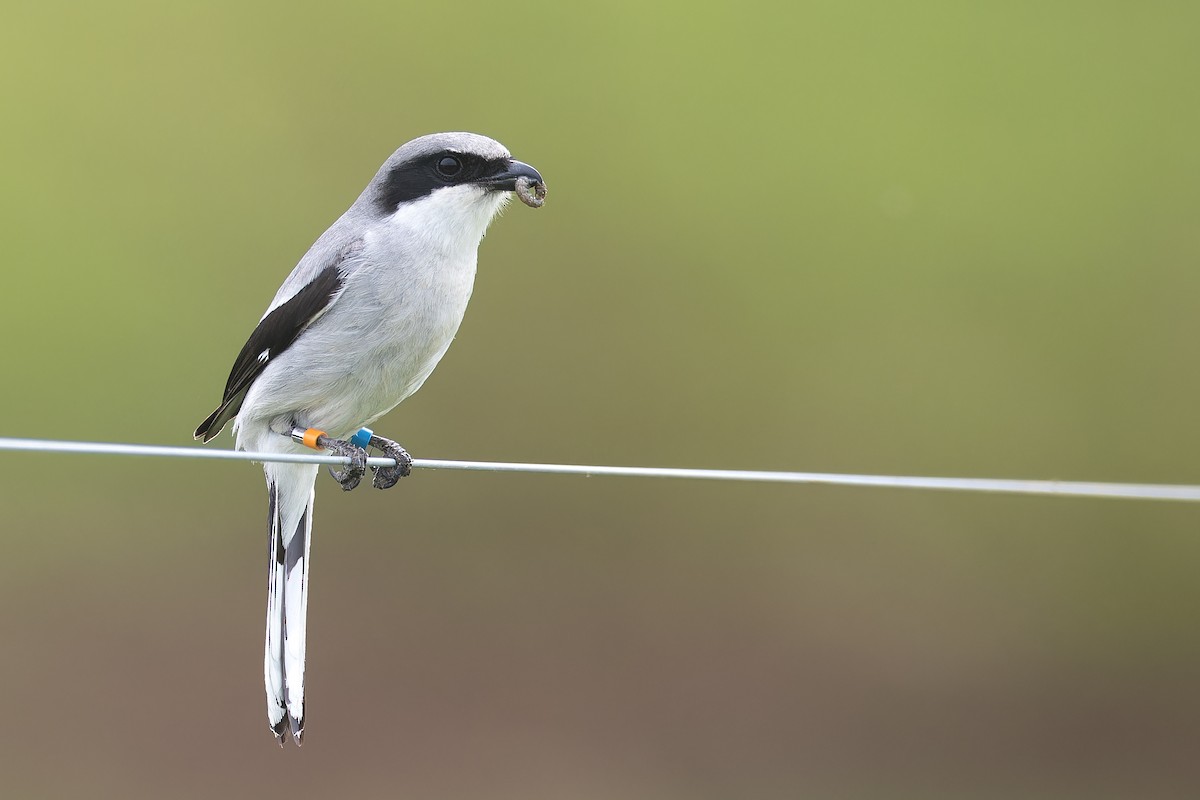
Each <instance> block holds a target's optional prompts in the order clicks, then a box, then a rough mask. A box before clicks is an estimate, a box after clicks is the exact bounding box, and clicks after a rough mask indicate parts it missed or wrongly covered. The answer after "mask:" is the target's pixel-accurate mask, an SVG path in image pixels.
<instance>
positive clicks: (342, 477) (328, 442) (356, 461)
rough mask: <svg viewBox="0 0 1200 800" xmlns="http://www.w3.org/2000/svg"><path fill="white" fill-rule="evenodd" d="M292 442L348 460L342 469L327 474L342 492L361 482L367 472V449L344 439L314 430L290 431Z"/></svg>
mask: <svg viewBox="0 0 1200 800" xmlns="http://www.w3.org/2000/svg"><path fill="white" fill-rule="evenodd" d="M291 436H292V441H294V442H296V443H297V444H302V445H304V446H305V447H311V448H312V449H313V450H331V451H333V454H334V455H335V456H342V457H344V458H348V459H350V463H349V464H347V465H346V466H345V467H344V468H342V469H334V468H333V467H330V468H329V474H330V475H332V476H333V479H334V480H335V481H337V482H338V485H339V486H341V487H342V491H346V492H348V491H350V490H351V489H353V488H354V487H355V486H358V482H359V481H361V480H362V476H363V474H364V473H365V472H366V471H367V449H366V448H365V447H362V446H361V445H358V444H355V443H353V442H347V441H346V440H344V439H334V438H333V437H332V436H330V435H328V434H327V433H325V431H319V430H317V429H316V428H309V429H308V430H304V429H302V428H294V429H292V434H291Z"/></svg>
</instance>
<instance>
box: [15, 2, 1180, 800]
mask: <svg viewBox="0 0 1200 800" xmlns="http://www.w3.org/2000/svg"><path fill="white" fill-rule="evenodd" d="M3 16H4V19H3V22H2V23H0V119H3V125H0V145H2V148H3V149H2V153H3V158H4V167H3V182H2V186H0V234H2V239H0V241H2V243H3V248H4V262H5V264H6V269H5V270H4V288H5V298H6V299H7V302H6V303H5V308H4V312H3V314H2V315H0V336H2V339H3V341H4V342H5V343H6V347H5V348H4V349H3V353H2V355H0V374H2V375H3V376H4V378H3V381H4V386H5V391H4V392H3V399H2V400H0V412H2V415H0V435H9V436H44V437H52V438H62V439H95V440H102V441H132V442H149V443H161V444H172V445H181V444H187V443H189V442H190V433H191V431H192V429H193V428H194V427H195V425H196V424H197V423H198V422H199V421H200V420H201V419H202V418H203V417H204V416H205V414H207V413H208V412H209V411H210V410H211V408H212V407H213V404H214V403H215V402H216V401H217V400H218V398H219V396H220V391H221V387H222V385H223V382H224V380H225V376H226V373H227V370H228V368H229V366H230V364H231V363H232V359H233V357H234V355H235V354H236V352H237V350H238V348H239V347H240V346H241V344H242V342H243V341H244V339H245V336H246V335H247V334H248V333H249V331H250V330H251V329H252V327H253V325H254V324H255V322H256V321H257V319H258V317H259V315H260V314H261V313H262V311H263V309H264V308H265V307H266V304H267V302H268V301H269V300H270V298H271V296H272V295H273V293H274V291H275V289H276V287H277V286H278V284H279V282H280V281H281V280H282V279H283V277H284V276H285V275H286V274H287V272H288V271H289V270H290V269H291V268H292V266H293V265H294V263H295V262H296V260H297V259H298V258H299V257H300V255H301V254H302V253H303V252H304V251H305V249H306V248H307V247H308V245H309V244H310V243H311V241H312V240H313V239H314V238H315V237H316V236H317V235H318V234H319V233H320V232H321V231H322V230H324V228H325V227H326V226H327V225H328V224H329V223H330V222H331V221H332V220H333V219H334V218H335V217H336V216H337V215H338V214H340V213H341V212H342V211H343V210H344V209H345V207H346V206H347V205H348V204H349V203H350V202H351V201H352V200H353V199H354V197H355V196H356V195H357V194H358V192H359V191H360V190H361V189H362V187H363V186H364V185H365V183H366V182H367V180H368V179H369V178H370V177H371V175H372V174H373V173H374V172H375V170H376V169H377V168H378V166H379V164H380V163H381V162H382V161H383V159H384V158H385V157H386V156H387V155H388V154H389V153H390V152H391V151H392V150H393V149H394V148H395V147H397V146H398V145H399V144H401V143H402V142H404V141H406V140H408V139H410V138H412V137H414V136H417V135H420V134H424V133H428V132H432V131H438V130H447V129H450V130H454V129H462V130H473V131H478V132H481V133H485V134H488V135H491V136H494V137H496V138H498V139H500V140H501V141H503V142H504V143H505V144H506V145H508V146H509V148H510V149H512V151H513V153H514V154H515V155H516V156H517V157H519V158H521V159H523V160H526V161H529V162H530V163H532V164H534V165H536V166H537V167H538V168H539V169H540V170H541V171H542V173H543V174H544V175H545V176H546V178H547V181H548V183H549V185H550V197H549V202H548V203H547V205H546V207H545V208H544V209H543V210H541V211H539V212H536V213H535V212H531V211H529V210H528V209H525V208H523V207H520V206H517V207H514V208H511V209H510V210H509V211H508V213H507V214H506V215H505V216H504V217H503V218H502V219H501V220H499V221H498V222H497V223H496V224H495V226H494V227H493V229H492V231H491V234H490V235H489V236H488V238H487V239H486V241H485V242H484V244H483V247H482V250H481V255H480V267H481V269H480V272H479V279H478V282H477V285H476V291H475V299H474V301H473V303H472V306H471V309H470V311H469V313H468V315H467V320H466V322H465V324H464V325H463V328H462V330H461V332H460V335H459V339H458V341H457V342H456V344H455V345H454V347H453V348H452V349H451V351H450V353H449V355H448V356H447V358H446V359H445V361H444V363H443V364H442V366H441V367H440V368H439V369H438V371H437V372H436V373H435V374H434V376H433V378H432V379H431V380H430V381H429V383H428V384H427V385H426V387H425V389H424V390H423V391H422V392H421V393H420V394H419V395H417V396H416V397H414V398H412V399H411V400H410V401H408V402H406V403H405V404H404V405H403V406H402V407H401V408H399V409H398V410H397V411H395V412H393V413H392V414H391V415H390V416H389V417H387V418H385V419H384V420H382V421H381V422H380V423H379V424H378V425H377V426H376V428H377V430H379V431H380V432H381V433H384V434H385V435H390V436H393V437H395V438H397V439H399V440H400V441H402V442H403V443H404V444H405V445H407V446H408V448H409V449H410V450H411V451H412V452H413V453H414V454H415V455H417V456H424V457H429V458H468V459H511V460H535V461H568V462H582V463H608V464H654V465H672V466H697V467H723V466H728V467H744V468H760V469H803V470H822V471H847V472H869V473H906V474H938V475H970V476H995V477H1028V478H1071V479H1095V480H1112V481H1152V482H1175V483H1198V482H1200V465H1198V461H1197V457H1196V446H1197V441H1198V433H1200V426H1198V423H1197V418H1196V413H1195V404H1196V398H1197V390H1198V389H1200V382H1198V379H1197V369H1196V363H1197V359H1196V355H1197V352H1198V351H1200V315H1197V313H1196V307H1197V300H1198V298H1200V271H1198V270H1197V269H1196V264H1197V259H1198V257H1200V227H1198V226H1197V222H1196V220H1197V209H1198V208H1200V150H1198V148H1197V142H1198V141H1200V110H1198V109H1200V104H1198V102H1197V100H1198V98H1197V88H1196V86H1197V84H1196V77H1197V74H1198V70H1200V51H1198V49H1197V47H1196V41H1195V33H1196V30H1197V25H1198V24H1200V6H1188V5H1186V4H1177V3H1162V2H1150V3H1143V4H1137V5H1134V4H1125V5H1120V4H1100V5H1097V4H1095V3H1083V2H1067V1H1065V0H1064V1H1063V2H1054V3H1048V4H1047V3H1027V2H1016V3H1004V4H1000V3H991V4H962V3H951V2H933V1H932V0H928V1H923V2H919V3H915V4H914V3H909V4H902V5H897V4H894V3H887V2H881V1H879V0H876V1H875V2H862V3H849V4H847V3H834V2H813V3H801V4H769V3H754V2H750V3H738V4H730V5H715V4H703V3H701V4H697V3H681V2H675V3H658V4H652V5H647V4H642V3H620V2H618V3H607V4H600V5H595V4H587V5H581V6H570V5H566V4H562V3H531V4H522V5H520V6H505V5H502V4H495V3H470V2H468V3H457V4H452V5H445V4H423V5H422V4H397V3H378V4H354V3H352V4H326V5H325V6H316V5H296V4H286V5H285V4H254V5H246V4H242V3H206V4H187V5H184V4H177V5H174V6H171V7H164V6H163V5H162V4H155V3H134V2H116V3H109V4H103V5H100V4H89V5H84V4H60V3H45V2H41V3H32V2H9V3H7V4H6V6H5V9H4V15H3ZM231 443H232V440H231V439H230V438H229V437H228V436H223V437H222V438H221V439H220V441H219V446H222V447H229V446H231ZM0 487H2V488H0V493H2V494H0V498H2V503H3V509H4V510H3V522H2V525H3V528H2V532H3V536H2V538H0V541H2V542H3V547H4V558H3V559H2V560H0V635H2V640H0V641H2V647H0V776H3V777H2V778H0V784H2V786H3V792H2V793H3V795H4V796H8V797H54V796H88V797H122V798H130V797H146V798H162V797H172V798H175V797H178V798H213V797H229V798H235V797H236V798H240V797H255V798H268V797H287V798H296V797H428V798H474V797H487V798H514V799H516V798H522V799H527V798H602V797H603V798H614V797H615V798H688V799H689V800H691V799H694V798H797V797H837V798H900V797H913V798H917V797H920V798H940V797H944V798H965V797H972V798H975V797H978V798H993V797H995V798H999V797H1022V798H1063V797H1080V798H1108V797H1112V798H1124V797H1139V798H1146V797H1196V796H1200V758H1198V755H1200V721H1198V720H1200V623H1198V622H1197V608H1198V607H1200V583H1198V581H1197V574H1198V572H1200V535H1198V534H1200V530H1198V526H1197V522H1198V520H1200V509H1197V508H1195V507H1192V506H1188V505H1184V504H1170V503H1149V502H1123V501H1099V500H1097V501H1093V500H1066V499H1059V500H1052V499H1030V498H1011V497H1010V498H1002V497H985V496H967V495H948V494H921V493H911V492H902V491H894V490H875V489H834V488H812V487H779V486H755V485H725V484H712V483H689V482H677V481H675V482H672V481H663V482H655V481H649V480H625V479H601V478H592V479H584V478H566V477H539V476H527V475H484V474H464V473H449V472H440V473H439V472H419V473H417V474H416V475H415V476H414V477H413V478H411V479H409V480H408V481H406V482H405V484H403V485H401V486H400V487H398V488H397V489H395V490H393V491H391V492H388V493H381V492H374V491H372V490H371V489H369V488H364V489H360V490H358V491H356V492H354V493H352V494H345V495H344V494H342V493H341V492H339V491H338V490H337V487H336V486H335V484H334V483H333V482H332V481H331V480H330V479H328V478H322V480H321V482H320V483H319V484H318V494H319V496H320V497H319V502H318V504H317V521H316V529H315V534H314V551H315V561H314V564H313V567H312V574H311V580H312V595H311V597H312V603H311V609H310V613H311V626H310V627H311V635H310V644H309V655H308V662H309V670H308V676H309V704H308V711H309V714H308V731H307V736H306V744H305V746H304V748H303V749H302V750H300V751H296V750H295V749H289V751H287V752H279V750H278V749H277V748H276V747H275V745H274V743H273V741H272V737H271V735H270V734H269V732H268V731H267V727H266V724H265V716H264V701H263V697H262V685H261V681H262V678H261V663H262V662H261V658H262V656H261V648H262V620H263V613H264V611H263V608H264V600H265V587H264V583H265V576H264V573H265V560H266V556H265V536H264V532H263V519H264V517H265V503H266V500H265V490H264V487H263V483H262V477H261V473H260V471H259V469H258V468H257V467H254V466H251V465H246V464H226V463H208V462H186V461H170V462H167V461H160V460H149V459H116V458H98V457H79V458H62V457H50V456H39V455H32V456H27V455H16V454H0Z"/></svg>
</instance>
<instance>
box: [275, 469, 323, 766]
mask: <svg viewBox="0 0 1200 800" xmlns="http://www.w3.org/2000/svg"><path fill="white" fill-rule="evenodd" d="M263 469H264V471H265V472H266V476H267V492H268V495H269V511H268V516H267V528H268V535H269V536H270V541H269V543H268V546H267V549H268V553H269V556H270V558H269V561H268V565H267V640H266V654H265V656H264V659H263V672H264V676H265V678H266V686H267V720H268V722H269V723H270V725H271V730H272V731H274V732H275V736H276V738H278V740H279V744H280V746H281V747H282V746H283V744H284V742H286V741H287V738H288V734H289V733H290V734H291V737H292V739H294V740H295V742H296V744H300V743H301V740H302V738H303V735H304V647H305V643H306V641H307V634H308V622H307V619H308V554H309V545H310V544H311V540H312V514H313V496H314V491H313V484H314V483H315V482H316V479H317V467H316V466H313V465H310V464H266V465H265V466H264V467H263Z"/></svg>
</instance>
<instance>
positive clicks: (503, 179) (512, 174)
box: [476, 159, 544, 192]
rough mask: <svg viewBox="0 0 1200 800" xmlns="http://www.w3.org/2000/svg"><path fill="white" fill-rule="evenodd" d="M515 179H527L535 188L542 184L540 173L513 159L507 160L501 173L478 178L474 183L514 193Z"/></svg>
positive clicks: (515, 188)
mask: <svg viewBox="0 0 1200 800" xmlns="http://www.w3.org/2000/svg"><path fill="white" fill-rule="evenodd" d="M517 178H528V179H529V182H530V183H531V184H533V185H535V186H536V185H537V184H539V183H544V181H543V180H542V175H541V173H540V172H538V171H537V170H536V169H534V168H533V167H531V166H529V165H528V164H525V163H523V162H520V161H517V160H515V159H509V160H508V163H507V164H505V165H504V168H503V169H502V170H501V171H499V172H494V173H492V174H491V175H487V176H485V177H483V178H480V179H479V180H478V181H476V183H478V184H479V185H480V186H487V187H490V188H492V189H499V190H501V191H506V192H515V191H516V190H517Z"/></svg>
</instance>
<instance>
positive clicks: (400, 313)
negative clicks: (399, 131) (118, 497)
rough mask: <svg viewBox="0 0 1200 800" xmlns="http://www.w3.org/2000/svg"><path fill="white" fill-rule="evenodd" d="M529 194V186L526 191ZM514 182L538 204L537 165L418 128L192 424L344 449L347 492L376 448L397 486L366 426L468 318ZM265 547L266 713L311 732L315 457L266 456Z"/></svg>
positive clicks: (287, 447) (382, 445)
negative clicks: (481, 257)
mask: <svg viewBox="0 0 1200 800" xmlns="http://www.w3.org/2000/svg"><path fill="white" fill-rule="evenodd" d="M531 189H532V191H531ZM512 192H516V193H517V194H518V195H519V196H520V198H521V200H522V201H523V202H525V203H526V204H527V205H530V206H533V207H537V206H540V205H541V203H542V200H543V198H544V197H545V193H546V188H545V183H544V182H543V181H542V176H541V175H539V174H538V171H537V170H535V169H534V168H533V167H531V166H529V165H528V164H523V163H521V162H520V161H516V160H514V159H513V158H512V157H511V155H510V154H509V152H508V150H506V149H505V148H504V146H503V145H501V144H500V143H499V142H496V141H493V140H492V139H488V138H487V137H485V136H480V135H478V134H474V133H438V134H433V135H430V136H422V137H421V138H419V139H414V140H413V141H411V142H409V143H408V144H406V145H404V146H403V147H401V148H400V149H399V150H397V151H396V152H395V153H393V154H392V156H391V158H389V159H388V160H387V161H386V162H384V164H383V166H382V167H381V168H380V169H379V172H378V173H377V174H376V175H375V177H374V179H372V180H371V182H370V183H369V184H368V185H367V188H366V189H365V190H364V191H363V193H362V194H361V195H360V196H359V198H358V199H357V200H355V201H354V204H353V205H352V206H350V208H349V210H347V211H346V213H345V214H342V216H341V218H339V219H338V220H337V222H335V223H333V225H332V226H330V228H329V230H327V231H325V233H323V234H322V235H321V237H320V238H319V239H317V241H316V243H315V244H313V246H312V247H311V248H310V249H309V251H308V252H307V253H305V255H304V257H303V258H302V259H300V263H299V264H297V265H296V268H295V269H294V270H292V274H291V275H289V276H288V278H287V280H285V281H284V282H283V286H281V287H280V288H279V291H278V292H277V293H276V294H275V299H274V300H272V301H271V305H270V306H268V308H267V311H266V314H264V315H263V317H262V319H261V320H260V321H259V323H258V327H257V328H255V329H254V332H253V333H251V334H250V339H249V341H247V342H246V344H245V346H244V347H242V351H241V352H240V353H238V357H237V360H236V361H235V362H234V365H233V370H232V371H231V372H230V373H229V380H228V382H227V383H226V384H225V394H224V396H223V397H222V399H221V405H220V406H219V407H218V408H217V410H216V411H214V412H213V413H212V414H211V415H210V416H209V417H208V419H206V420H204V422H202V423H200V427H198V428H197V429H196V434H195V436H196V438H197V439H203V440H204V441H205V442H208V441H210V440H211V439H213V438H214V437H215V436H216V435H217V434H218V433H220V432H221V429H222V428H223V427H224V426H225V424H226V423H227V422H229V421H230V420H231V419H234V418H235V417H236V419H235V421H234V424H233V432H234V434H235V435H236V437H237V447H238V448H239V449H241V450H249V451H254V452H268V453H298V452H304V450H303V449H302V448H303V446H305V445H306V446H308V447H310V448H313V449H316V450H322V451H331V452H333V453H335V454H337V455H342V456H346V457H348V458H349V460H350V463H349V464H348V466H346V467H345V468H344V469H341V470H336V471H333V477H334V478H335V479H336V480H337V482H338V483H339V484H341V487H342V488H343V489H345V490H346V491H349V490H350V489H353V488H354V487H355V486H357V485H358V482H359V480H360V478H361V477H362V476H363V473H364V472H365V470H366V458H367V455H366V449H365V448H366V447H367V446H371V447H374V448H376V449H377V450H379V451H381V452H382V453H383V454H384V455H386V456H389V457H391V458H394V459H396V466H393V467H381V468H377V469H375V475H374V480H373V481H372V483H373V484H374V486H375V487H376V488H379V489H386V488H389V487H391V486H393V485H395V483H396V481H398V480H399V479H400V478H401V477H403V476H405V475H408V474H409V472H410V470H411V467H412V459H411V458H410V457H409V455H408V453H406V452H405V451H404V448H402V447H400V445H398V444H396V443H395V442H393V441H391V440H389V439H384V438H383V437H380V436H375V435H374V434H373V433H371V431H370V430H369V429H367V428H364V427H363V426H365V425H369V424H370V423H371V422H372V421H374V420H376V419H378V418H379V417H381V416H383V415H384V414H386V413H387V412H388V411H390V410H391V409H393V408H395V407H396V405H397V404H398V403H399V402H400V401H401V400H403V399H404V398H406V397H408V396H409V395H410V394H412V393H413V392H415V391H417V389H419V388H421V384H422V383H424V382H425V379H426V378H428V377H429V373H431V372H432V371H433V368H434V367H435V366H436V365H437V363H438V361H439V360H440V359H441V357H442V355H444V354H445V352H446V349H447V348H448V347H449V346H450V341H451V340H452V339H453V338H454V334H455V332H456V331H457V330H458V326H459V323H461V322H462V318H463V313H464V312H465V311H466V308H467V300H469V299H470V297H471V287H472V285H473V284H474V281H475V262H476V257H477V253H478V248H479V241H480V239H482V238H483V234H484V231H485V230H486V229H487V226H488V223H489V222H491V220H492V218H493V217H494V216H495V215H496V213H497V212H498V211H499V210H500V209H501V207H503V206H504V204H505V203H506V202H507V201H508V200H509V199H510V198H511V193H512ZM263 471H264V472H265V473H266V478H267V492H268V503H269V506H268V520H269V521H268V535H269V537H270V538H269V545H268V549H269V554H270V560H269V562H268V575H267V636H266V656H265V658H264V674H265V678H266V686H267V719H268V722H269V723H270V726H271V730H272V731H274V732H275V736H276V738H277V739H278V741H279V744H280V746H282V745H283V744H284V742H286V741H287V737H288V734H289V733H290V734H291V736H292V738H293V739H294V740H295V742H296V744H300V743H301V739H302V737H303V734H304V648H305V627H306V622H305V618H306V613H307V609H308V560H309V559H308V552H309V541H310V538H311V535H312V513H313V495H314V491H313V486H314V483H315V482H316V478H317V472H318V468H317V466H316V465H313V464H278V463H266V464H264V465H263Z"/></svg>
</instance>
